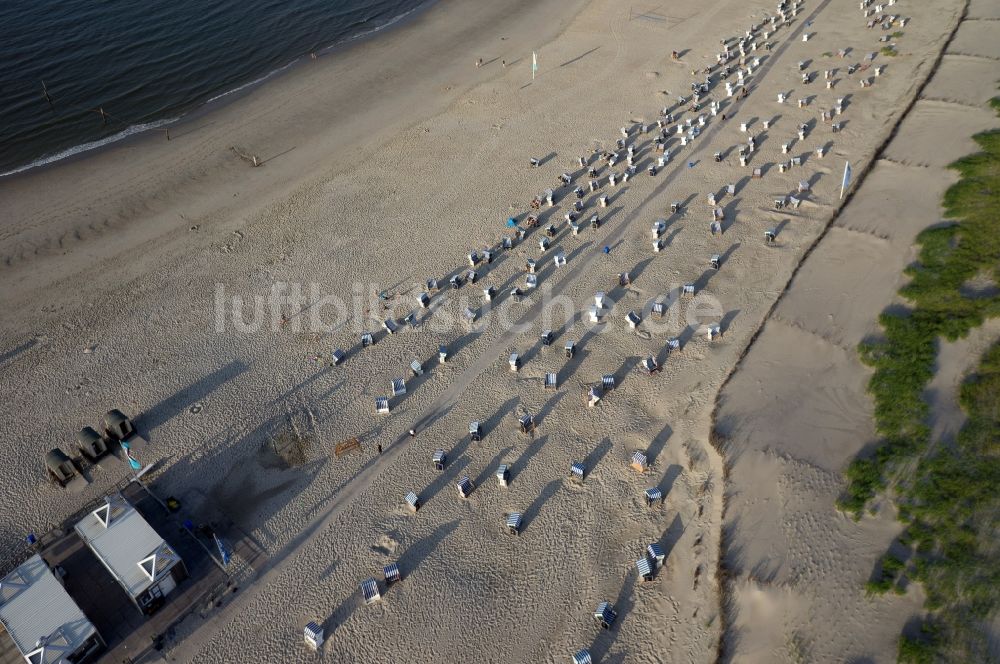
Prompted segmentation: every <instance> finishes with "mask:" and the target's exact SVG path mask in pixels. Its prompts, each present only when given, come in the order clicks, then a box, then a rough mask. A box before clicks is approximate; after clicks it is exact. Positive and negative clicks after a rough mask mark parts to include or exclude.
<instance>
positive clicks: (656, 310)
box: [651, 302, 667, 318]
mask: <svg viewBox="0 0 1000 664" xmlns="http://www.w3.org/2000/svg"><path fill="white" fill-rule="evenodd" d="M651 312H652V314H653V316H655V317H656V318H663V317H664V316H665V315H666V314H667V305H665V304H664V303H663V302H654V303H653V307H652V309H651Z"/></svg>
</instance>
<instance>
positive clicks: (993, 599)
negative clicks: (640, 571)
mask: <svg viewBox="0 0 1000 664" xmlns="http://www.w3.org/2000/svg"><path fill="white" fill-rule="evenodd" d="M991 106H992V107H993V108H994V109H996V110H997V111H998V112H1000V98H995V99H993V100H992V102H991ZM973 138H974V139H975V141H976V143H977V144H978V145H979V146H980V148H981V149H982V152H979V153H976V154H973V155H969V156H967V157H965V158H963V159H960V160H959V161H957V162H955V163H954V164H952V165H951V168H953V169H954V170H956V171H958V173H959V175H960V176H961V177H960V180H959V181H958V182H957V183H955V184H954V185H952V186H951V187H950V188H949V189H948V190H947V192H946V193H945V195H944V201H943V204H944V208H945V216H946V217H947V218H949V219H952V220H953V222H951V223H948V224H944V225H941V226H938V227H934V228H930V229H927V230H925V231H923V232H922V233H921V234H920V235H919V236H918V237H917V242H918V244H919V247H920V249H919V254H918V258H917V260H916V262H915V263H914V264H912V265H911V266H909V267H908V268H907V269H906V274H907V275H908V276H909V277H910V281H909V283H907V284H906V286H904V287H903V288H902V289H900V295H902V296H903V297H904V298H905V299H906V300H907V301H908V302H909V303H910V309H909V310H908V311H896V310H894V311H892V312H886V313H883V314H882V316H881V317H880V319H879V322H880V324H881V327H882V331H883V334H882V336H881V338H879V339H876V340H871V341H866V342H865V343H863V344H861V345H860V346H859V348H858V352H859V354H860V357H861V360H862V361H863V362H864V363H866V364H867V365H869V366H871V367H872V368H873V369H874V373H873V375H872V377H871V379H870V381H869V384H868V389H869V392H870V393H871V394H872V396H873V398H874V402H875V424H876V430H877V431H878V433H879V435H880V437H881V445H880V446H879V447H878V448H877V449H876V450H875V452H874V454H872V455H871V456H870V457H867V458H863V459H856V460H855V461H854V462H852V463H851V464H850V466H849V467H848V468H847V470H846V477H847V480H848V485H847V488H846V490H845V492H844V494H843V495H842V496H841V498H840V500H839V501H838V506H839V507H840V508H841V509H842V510H844V511H846V512H848V513H851V514H852V515H854V517H855V518H860V517H861V515H862V514H863V513H864V510H865V508H866V507H867V506H868V505H869V503H870V501H871V499H872V498H873V497H874V496H875V495H876V494H878V493H880V492H882V491H885V490H887V489H890V488H891V489H892V490H893V498H894V500H895V502H896V506H897V508H898V510H899V515H900V519H901V520H902V521H903V522H904V523H906V524H907V526H906V529H905V530H904V532H903V534H902V535H901V536H900V543H901V544H902V545H903V546H905V547H909V548H910V551H911V552H912V556H910V557H909V559H908V560H907V561H906V562H904V561H903V560H901V559H899V558H897V557H895V556H892V555H886V556H885V557H883V559H882V561H881V565H880V572H879V576H878V577H877V578H874V579H872V580H871V581H869V582H868V584H866V591H867V593H868V594H870V595H878V594H884V593H886V592H888V591H890V590H892V591H893V592H898V593H901V592H904V591H905V585H904V581H905V579H907V578H908V579H911V580H913V581H917V582H920V583H922V584H923V586H924V589H925V592H926V596H927V600H926V607H925V608H926V609H928V611H929V614H928V618H927V621H926V622H925V624H924V629H923V631H922V632H921V634H920V635H919V636H918V637H912V638H911V637H906V636H904V637H902V638H901V639H900V642H899V652H898V656H899V661H900V662H912V663H916V664H920V663H923V662H932V661H933V662H937V661H955V662H959V661H985V660H984V657H986V656H987V651H986V643H985V638H984V636H983V633H984V630H983V628H982V625H983V624H984V623H985V622H986V621H988V620H990V619H991V618H992V617H994V616H995V615H996V613H997V612H998V611H1000V542H998V537H997V535H998V533H1000V491H998V487H1000V344H997V345H996V346H995V347H993V348H991V349H990V350H989V351H988V352H987V354H986V355H985V356H984V358H983V360H982V363H981V365H980V367H979V369H978V371H977V372H976V374H975V376H973V377H972V378H970V379H969V381H968V382H967V383H966V384H965V385H964V386H963V387H962V391H961V395H960V400H961V404H962V407H963V409H964V410H965V412H966V414H967V415H968V421H967V423H966V425H965V426H964V427H963V428H962V430H961V431H960V432H959V434H958V435H957V438H956V440H955V442H954V444H953V445H939V446H936V447H934V446H932V445H931V443H932V441H931V436H930V429H929V427H928V425H927V420H928V414H929V406H928V404H927V403H926V402H925V401H924V399H923V392H924V390H925V388H926V386H927V383H928V382H929V381H930V379H931V378H932V377H933V375H934V369H935V367H934V363H935V359H936V356H937V343H938V340H939V339H941V338H945V339H948V340H956V339H959V338H961V337H964V336H965V335H967V334H968V333H969V331H970V330H971V329H972V328H974V327H977V326H979V325H982V323H983V321H984V320H986V319H987V318H991V317H996V316H998V315H1000V295H997V294H988V295H986V296H976V295H974V294H972V295H970V294H969V293H968V291H967V289H963V285H965V284H966V283H968V282H969V281H970V280H973V279H976V278H980V279H981V278H982V277H984V276H985V277H986V278H988V279H992V281H993V282H994V283H1000V130H993V131H988V132H983V133H981V134H977V135H976V136H974V137H973Z"/></svg>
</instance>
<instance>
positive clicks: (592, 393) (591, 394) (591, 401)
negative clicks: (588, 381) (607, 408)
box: [587, 385, 602, 408]
mask: <svg viewBox="0 0 1000 664" xmlns="http://www.w3.org/2000/svg"><path fill="white" fill-rule="evenodd" d="M601 396H602V393H601V388H599V387H597V386H596V385H591V386H590V388H588V389H587V406H588V407H589V408H593V407H594V406H596V405H597V404H598V402H599V401H600V400H601Z"/></svg>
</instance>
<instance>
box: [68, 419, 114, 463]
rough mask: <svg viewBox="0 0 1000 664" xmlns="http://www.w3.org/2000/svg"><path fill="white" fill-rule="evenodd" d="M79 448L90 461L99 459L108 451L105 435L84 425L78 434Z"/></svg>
mask: <svg viewBox="0 0 1000 664" xmlns="http://www.w3.org/2000/svg"><path fill="white" fill-rule="evenodd" d="M76 442H77V445H76V446H77V449H79V450H80V453H81V454H82V455H83V456H84V457H86V458H87V459H88V460H89V461H97V460H98V459H100V458H101V457H103V456H104V455H105V454H107V453H108V445H107V442H106V441H105V439H104V437H103V436H102V435H101V434H99V433H97V431H95V430H94V429H93V428H91V427H83V428H82V429H80V431H79V432H77V434H76Z"/></svg>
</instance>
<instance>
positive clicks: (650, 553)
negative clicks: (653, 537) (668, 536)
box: [646, 542, 667, 569]
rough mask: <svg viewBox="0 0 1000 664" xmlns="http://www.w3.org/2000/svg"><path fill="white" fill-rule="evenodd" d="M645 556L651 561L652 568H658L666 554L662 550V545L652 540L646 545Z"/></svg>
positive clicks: (661, 565)
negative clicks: (651, 542)
mask: <svg viewBox="0 0 1000 664" xmlns="http://www.w3.org/2000/svg"><path fill="white" fill-rule="evenodd" d="M646 558H648V559H649V562H650V563H652V565H653V569H660V568H661V567H663V562H664V561H665V560H666V558H667V556H666V554H665V553H664V552H663V547H662V546H660V545H659V544H656V543H655V542H654V543H653V544H650V545H649V546H647V547H646Z"/></svg>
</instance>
